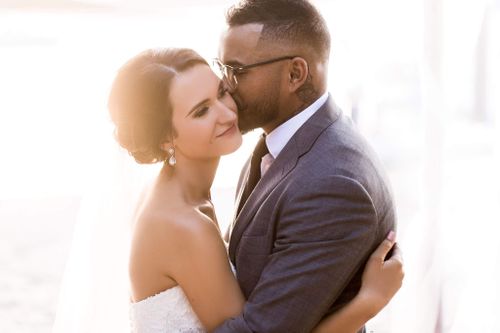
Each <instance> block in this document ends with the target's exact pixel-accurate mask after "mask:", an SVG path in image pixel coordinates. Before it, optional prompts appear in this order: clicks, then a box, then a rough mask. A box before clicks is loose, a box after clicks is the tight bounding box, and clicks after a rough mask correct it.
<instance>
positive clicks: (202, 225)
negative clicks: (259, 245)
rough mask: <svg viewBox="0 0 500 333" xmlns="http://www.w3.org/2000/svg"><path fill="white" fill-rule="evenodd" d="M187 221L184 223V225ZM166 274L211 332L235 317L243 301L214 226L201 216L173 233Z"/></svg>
mask: <svg viewBox="0 0 500 333" xmlns="http://www.w3.org/2000/svg"><path fill="white" fill-rule="evenodd" d="M186 222H187V223H186ZM175 234H176V237H175V240H174V242H175V244H170V246H174V248H173V249H172V250H171V253H172V252H175V253H176V254H175V260H174V261H173V262H172V260H170V261H169V263H168V265H169V267H170V271H171V273H170V274H169V275H170V276H171V277H172V278H173V279H174V280H175V281H177V283H178V284H179V285H180V286H181V288H182V289H183V291H184V292H185V294H186V296H187V297H188V299H189V302H190V303H191V306H192V307H193V310H194V311H195V313H196V315H197V316H198V318H199V319H200V321H201V323H202V324H203V326H204V327H205V328H206V329H207V330H208V331H212V330H213V329H215V328H216V327H217V326H219V325H220V324H222V323H223V322H224V321H225V320H226V319H228V318H231V317H235V316H237V315H239V314H240V313H241V312H242V310H243V304H244V302H245V299H244V297H243V294H242V292H241V289H240V287H239V285H238V282H237V280H236V278H235V276H234V274H233V272H232V270H231V267H230V264H229V259H228V257H227V252H226V248H225V246H224V243H223V240H222V239H221V236H220V234H219V231H218V229H217V227H216V226H215V225H214V224H213V223H212V222H211V221H209V219H204V218H202V217H198V216H195V217H193V219H192V220H191V221H183V224H182V226H180V227H179V230H177V231H176V232H175Z"/></svg>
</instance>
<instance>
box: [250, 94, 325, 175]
mask: <svg viewBox="0 0 500 333" xmlns="http://www.w3.org/2000/svg"><path fill="white" fill-rule="evenodd" d="M327 99H328V92H325V93H324V94H323V95H322V96H321V97H320V98H318V99H317V100H316V101H314V103H312V104H311V105H309V106H308V107H307V108H306V109H305V110H303V111H301V112H299V113H298V114H296V115H295V116H293V117H292V118H290V119H288V120H287V121H286V122H284V123H283V124H281V125H279V126H278V127H276V128H275V129H274V130H273V131H272V132H271V133H269V134H268V135H267V136H266V146H267V149H268V150H269V154H266V155H265V156H264V157H262V161H261V165H260V170H261V175H264V174H265V173H266V171H267V169H269V167H270V166H271V164H272V162H273V161H274V160H275V159H276V158H277V157H278V155H279V154H280V153H281V151H282V150H283V148H284V147H285V146H286V144H287V143H288V141H290V139H291V138H292V136H293V135H294V134H295V132H297V130H298V129H299V128H300V127H301V126H302V125H304V123H305V122H306V121H307V120H308V119H309V118H310V117H311V116H312V115H313V114H314V113H316V111H318V110H319V108H321V107H322V106H323V104H325V102H326V100H327Z"/></svg>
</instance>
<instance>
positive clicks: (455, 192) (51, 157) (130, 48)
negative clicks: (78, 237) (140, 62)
mask: <svg viewBox="0 0 500 333" xmlns="http://www.w3.org/2000/svg"><path fill="white" fill-rule="evenodd" d="M232 3H233V1H226V0H204V1H201V0H183V1H180V0H179V1H173V0H141V1H138V0H79V1H76V0H75V1H72V0H0V295H1V297H0V331H1V332H50V331H51V330H52V326H53V323H54V320H55V314H56V310H57V307H58V298H59V295H60V292H61V290H62V288H61V282H62V280H63V275H64V274H66V275H68V274H71V272H68V271H70V269H69V268H68V265H67V264H66V263H67V260H68V258H69V255H70V253H72V254H73V255H74V253H76V252H78V251H82V249H81V248H80V249H78V248H76V247H77V246H75V244H77V243H78V242H76V241H74V240H73V234H74V231H75V230H77V229H78V228H86V226H85V225H84V223H85V221H88V219H85V218H82V215H85V214H86V213H85V212H86V211H88V210H91V208H89V207H95V206H96V205H101V206H102V205H108V204H109V205H110V207H112V202H111V201H107V200H111V199H110V198H109V197H106V195H103V193H111V192H108V190H109V189H110V188H113V190H114V191H115V192H117V191H118V192H120V191H121V192H120V193H122V192H123V193H126V192H127V191H129V192H131V191H134V190H136V189H137V188H138V187H134V186H136V184H140V183H141V180H139V181H138V179H139V178H140V179H143V178H142V177H145V178H147V177H149V176H151V175H154V172H155V171H156V170H157V169H158V166H148V167H140V168H139V167H137V166H135V165H134V163H133V161H132V159H131V158H129V157H128V156H127V155H126V154H125V153H124V152H123V151H121V150H120V149H118V147H117V144H116V143H115V142H114V140H113V137H112V126H111V123H110V121H109V118H108V114H107V110H106V102H107V94H108V92H109V88H110V85H111V81H112V79H113V77H114V74H115V73H116V70H117V69H118V67H119V66H121V65H122V64H123V63H124V62H125V61H126V60H127V59H129V58H130V57H132V56H134V55H135V54H136V53H138V52H139V51H141V50H143V49H146V48H152V47H167V46H176V47H190V48H194V49H195V50H197V51H198V52H199V53H200V54H202V55H203V56H205V57H206V58H213V57H215V56H216V55H217V46H218V42H219V35H220V32H221V31H222V29H223V28H224V12H225V10H226V9H227V8H228V7H229V6H230V5H231V4H232ZM313 3H315V4H316V5H317V6H318V8H319V9H320V10H321V12H322V13H323V15H324V17H325V18H326V20H327V22H328V25H329V27H330V31H331V34H332V55H331V63H330V70H329V91H330V92H331V94H332V95H333V97H334V98H335V100H336V101H337V103H338V104H339V105H340V106H341V107H342V108H343V110H344V111H345V112H346V113H348V114H350V115H351V116H352V118H353V119H354V120H355V122H356V123H357V124H358V127H359V129H360V131H362V132H363V133H364V135H365V136H366V137H367V138H368V140H369V141H370V142H371V143H372V145H373V146H374V148H375V150H376V151H377V152H378V153H379V155H380V157H381V159H382V161H383V163H384V165H385V167H386V169H387V171H388V174H389V178H390V180H391V182H392V186H393V190H394V194H395V198H396V202H397V208H398V215H399V230H398V241H399V243H400V246H401V247H402V249H403V252H404V259H405V263H406V265H405V266H406V278H405V281H404V286H403V288H402V289H401V291H400V292H399V293H398V294H397V295H396V297H395V298H394V299H393V301H392V302H391V304H390V305H389V306H388V307H387V308H386V309H385V310H384V311H382V312H381V313H380V314H379V315H378V316H377V317H376V318H374V319H373V320H372V321H370V322H369V324H368V326H367V328H368V332H376V333H383V332H418V333H425V332H434V333H442V332H453V333H455V332H500V319H498V313H500V285H499V283H498V281H500V242H499V241H498V234H499V232H500V227H499V224H500V213H499V207H500V190H499V186H500V176H499V172H498V170H500V157H499V156H500V114H499V109H500V1H499V0H491V1H488V0H460V1H456V0H381V1H370V0H316V1H313ZM257 135H258V133H250V134H248V135H247V136H246V137H245V140H244V144H243V146H242V148H241V149H240V150H239V151H238V152H236V153H234V154H232V155H230V156H227V157H224V158H223V160H222V163H221V166H220V168H219V171H218V174H217V177H216V180H215V184H214V193H213V196H214V201H215V205H216V210H217V213H218V216H219V222H220V223H221V225H222V226H223V228H225V227H226V226H227V225H228V223H229V221H230V220H231V217H232V202H233V197H232V196H233V191H234V187H235V185H236V180H237V177H238V174H239V169H240V167H241V166H242V164H243V162H244V160H245V158H246V156H247V155H248V154H249V153H250V152H251V150H252V147H253V145H254V143H255V140H256V137H257ZM117 161H118V162H117ZM116 163H118V165H119V168H118V169H116V165H117V164H116ZM116 170H120V172H119V173H118V174H117V173H116ZM128 171H130V173H128ZM137 175H140V176H137ZM137 177H138V178H137ZM94 223H95V222H94ZM99 223H103V224H105V223H106V219H105V218H102V219H101V220H99ZM100 227H101V228H102V227H103V226H102V225H101V226H100ZM92 230H95V225H94V226H92V227H90V228H89V227H88V226H87V232H89V233H92ZM107 241H108V242H109V243H110V244H111V246H112V247H113V246H114V245H113V240H107ZM117 248H119V247H117ZM114 264H115V262H114V261H111V262H110V265H111V266H112V265H114ZM65 272H66V273H65ZM73 274H75V273H74V272H73ZM62 307H63V308H64V307H65V305H63V306H62ZM66 307H67V306H66ZM63 310H64V309H63ZM66 310H68V309H66ZM60 311H61V306H60ZM108 311H109V309H108ZM82 330H83V329H82V328H81V327H80V328H79V329H78V328H74V329H73V330H72V331H74V332H77V331H82ZM91 331H92V332H98V331H99V330H98V329H94V330H91ZM103 331H105V330H103ZM108 331H109V330H108Z"/></svg>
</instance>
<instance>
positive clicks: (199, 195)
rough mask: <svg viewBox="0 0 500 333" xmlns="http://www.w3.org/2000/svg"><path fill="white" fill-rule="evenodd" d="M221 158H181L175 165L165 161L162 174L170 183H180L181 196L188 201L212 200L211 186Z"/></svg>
mask: <svg viewBox="0 0 500 333" xmlns="http://www.w3.org/2000/svg"><path fill="white" fill-rule="evenodd" d="M219 160H220V158H214V159H207V160H188V159H184V158H180V159H178V160H177V164H176V165H175V166H173V167H172V166H170V165H168V163H165V165H164V166H163V168H162V171H161V174H162V176H164V177H166V178H168V182H169V183H171V184H172V183H173V184H176V185H178V189H179V191H180V193H181V196H182V197H183V199H184V200H185V201H186V202H188V203H190V204H197V203H201V202H205V201H207V200H210V188H211V187H212V183H213V180H214V177H215V172H216V171H217V166H218V165H219ZM173 184H172V185H173Z"/></svg>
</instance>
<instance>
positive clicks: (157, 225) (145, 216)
mask: <svg viewBox="0 0 500 333" xmlns="http://www.w3.org/2000/svg"><path fill="white" fill-rule="evenodd" d="M139 235H142V237H147V238H149V240H150V241H154V240H158V241H159V242H160V243H161V244H162V245H164V246H176V245H177V244H184V245H185V244H187V243H188V242H189V241H191V240H192V239H193V238H199V237H204V238H212V237H214V236H217V237H218V238H220V234H219V230H218V228H217V224H216V223H215V221H214V220H213V219H212V218H211V217H209V215H207V214H204V213H203V212H202V211H201V210H200V209H199V207H195V206H189V205H186V204H182V203H172V202H170V203H168V202H166V203H164V204H159V203H158V202H146V203H145V204H144V205H143V207H142V209H141V211H140V212H139V214H138V215H137V220H136V224H135V230H134V236H139ZM142 237H141V238H142ZM134 238H135V237H134Z"/></svg>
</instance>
